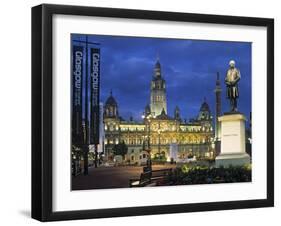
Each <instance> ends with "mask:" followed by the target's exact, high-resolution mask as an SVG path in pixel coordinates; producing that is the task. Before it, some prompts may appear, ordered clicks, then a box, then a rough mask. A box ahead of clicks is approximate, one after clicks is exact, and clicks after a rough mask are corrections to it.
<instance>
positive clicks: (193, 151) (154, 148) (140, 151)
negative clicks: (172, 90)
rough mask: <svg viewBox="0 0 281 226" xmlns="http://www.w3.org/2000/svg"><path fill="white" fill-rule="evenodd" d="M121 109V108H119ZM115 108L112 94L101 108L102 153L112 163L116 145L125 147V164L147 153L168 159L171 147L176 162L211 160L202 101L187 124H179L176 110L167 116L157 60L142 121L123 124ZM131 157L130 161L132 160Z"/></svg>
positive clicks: (209, 117) (207, 120) (211, 134)
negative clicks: (102, 123)
mask: <svg viewBox="0 0 281 226" xmlns="http://www.w3.org/2000/svg"><path fill="white" fill-rule="evenodd" d="M120 107H122V106H120ZM118 110H119V106H118V103H117V101H116V99H115V98H114V97H113V94H112V92H110V95H109V97H108V99H107V100H106V102H105V106H104V132H105V141H104V143H105V151H106V152H107V153H111V154H109V159H110V156H111V159H113V157H114V156H113V151H112V148H113V146H114V145H115V144H118V143H119V142H123V141H124V142H125V144H126V145H127V146H128V155H127V160H128V161H130V162H131V163H132V162H136V161H137V159H138V158H139V159H138V160H141V159H143V158H144V157H145V153H147V152H146V150H148V149H149V150H150V152H151V157H152V158H153V157H154V156H156V155H159V154H161V155H165V156H166V158H167V159H169V150H170V146H171V145H177V150H178V156H179V158H182V159H184V158H187V157H188V156H191V155H195V156H196V157H197V158H211V157H213V153H212V151H213V150H211V149H212V147H211V142H212V140H213V138H214V131H213V127H212V115H211V111H210V108H209V105H208V104H207V101H206V99H204V101H203V103H202V105H201V107H200V109H199V112H198V116H197V117H196V118H194V119H190V120H189V121H186V120H182V119H181V115H180V108H179V107H178V106H177V107H176V108H175V109H174V114H173V116H170V115H168V113H167V99H166V82H165V80H164V79H163V77H162V75H161V65H160V62H159V60H157V62H156V64H155V68H154V75H153V78H152V81H151V87H150V104H149V105H147V106H146V107H145V109H144V115H143V120H142V121H134V120H133V119H130V120H124V119H123V118H122V117H121V116H120V115H119V111H118ZM132 156H134V157H132Z"/></svg>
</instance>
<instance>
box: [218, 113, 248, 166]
mask: <svg viewBox="0 0 281 226" xmlns="http://www.w3.org/2000/svg"><path fill="white" fill-rule="evenodd" d="M218 120H219V122H220V123H221V151H220V154H219V155H218V156H217V157H216V167H220V166H224V167H229V166H230V165H232V166H242V165H244V164H248V163H250V156H249V155H248V154H247V153H246V151H245V150H246V141H245V121H246V118H245V116H244V115H243V114H241V113H233V114H232V113H229V114H225V115H223V116H221V117H219V118H218Z"/></svg>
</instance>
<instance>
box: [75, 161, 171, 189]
mask: <svg viewBox="0 0 281 226" xmlns="http://www.w3.org/2000/svg"><path fill="white" fill-rule="evenodd" d="M172 167H173V168H174V167H176V166H175V165H153V167H152V170H158V169H164V168H172ZM142 172H143V167H141V166H119V167H99V168H94V167H90V168H89V175H86V176H85V175H83V174H80V175H78V176H76V177H72V190H88V189H105V188H128V187H129V179H133V178H139V177H140V174H141V173H142Z"/></svg>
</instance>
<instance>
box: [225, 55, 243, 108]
mask: <svg viewBox="0 0 281 226" xmlns="http://www.w3.org/2000/svg"><path fill="white" fill-rule="evenodd" d="M240 78H241V75H240V71H239V70H238V69H237V68H236V67H235V61H234V60H231V61H230V62H229V69H228V70H227V72H226V77H225V84H226V88H227V90H226V95H227V98H228V99H229V100H230V107H231V111H237V98H238V97H239V92H238V82H239V80H240Z"/></svg>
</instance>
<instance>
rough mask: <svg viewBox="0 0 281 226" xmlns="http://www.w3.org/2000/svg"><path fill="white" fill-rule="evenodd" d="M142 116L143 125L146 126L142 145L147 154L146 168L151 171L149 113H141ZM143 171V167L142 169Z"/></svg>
mask: <svg viewBox="0 0 281 226" xmlns="http://www.w3.org/2000/svg"><path fill="white" fill-rule="evenodd" d="M142 118H143V119H144V122H145V127H146V133H147V135H145V136H144V145H143V150H145V151H146V152H147V153H148V155H147V162H146V163H147V167H146V170H148V171H151V153H150V152H151V150H150V122H151V115H150V114H148V115H147V114H145V113H144V114H143V115H142ZM145 141H147V149H146V145H145ZM144 171H145V169H144Z"/></svg>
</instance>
